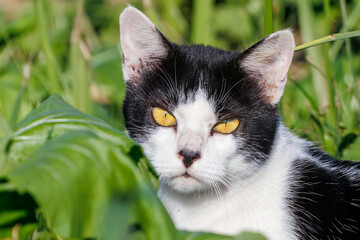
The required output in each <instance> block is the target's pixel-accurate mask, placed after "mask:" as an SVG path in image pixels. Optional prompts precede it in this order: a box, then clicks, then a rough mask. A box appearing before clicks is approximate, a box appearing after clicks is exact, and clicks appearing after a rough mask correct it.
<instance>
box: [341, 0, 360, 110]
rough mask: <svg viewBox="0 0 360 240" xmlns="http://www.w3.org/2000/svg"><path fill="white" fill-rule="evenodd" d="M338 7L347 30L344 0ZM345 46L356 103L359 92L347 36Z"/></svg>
mask: <svg viewBox="0 0 360 240" xmlns="http://www.w3.org/2000/svg"><path fill="white" fill-rule="evenodd" d="M340 9H341V17H342V21H343V27H344V30H345V31H347V29H348V25H347V12H346V6H345V1H344V0H340ZM345 47H346V54H347V56H348V58H349V63H350V69H351V70H350V71H351V75H352V78H353V79H352V80H353V81H352V82H353V83H354V84H353V90H354V93H355V97H356V100H357V102H358V104H360V94H359V89H358V86H357V83H356V73H355V68H354V62H353V55H352V52H351V48H352V47H351V42H350V39H349V38H347V39H345Z"/></svg>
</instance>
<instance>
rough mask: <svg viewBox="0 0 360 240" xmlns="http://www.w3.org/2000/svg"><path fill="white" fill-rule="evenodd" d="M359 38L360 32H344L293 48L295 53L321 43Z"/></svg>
mask: <svg viewBox="0 0 360 240" xmlns="http://www.w3.org/2000/svg"><path fill="white" fill-rule="evenodd" d="M359 36H360V30H357V31H353V32H346V33H334V34H331V35H329V36H326V37H322V38H319V39H316V40H314V41H311V42H309V43H304V44H301V45H299V46H297V47H296V48H295V52H297V51H301V50H304V49H307V48H310V47H314V46H317V45H320V44H323V43H327V42H333V41H336V40H340V39H346V38H352V37H359Z"/></svg>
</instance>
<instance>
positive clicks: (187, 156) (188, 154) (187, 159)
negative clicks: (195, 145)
mask: <svg viewBox="0 0 360 240" xmlns="http://www.w3.org/2000/svg"><path fill="white" fill-rule="evenodd" d="M179 157H180V159H181V160H182V161H183V163H184V165H185V167H186V168H189V167H190V166H191V165H192V164H193V163H194V162H195V161H196V160H198V159H199V158H200V157H201V154H200V152H198V151H195V152H194V151H190V150H187V149H181V150H180V151H179Z"/></svg>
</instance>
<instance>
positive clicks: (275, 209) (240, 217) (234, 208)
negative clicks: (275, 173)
mask: <svg viewBox="0 0 360 240" xmlns="http://www.w3.org/2000/svg"><path fill="white" fill-rule="evenodd" d="M280 175H281V174H280ZM158 194H159V197H160V199H161V200H162V202H163V203H164V205H165V207H166V209H167V210H168V212H169V214H170V216H171V218H172V220H173V221H174V223H175V225H176V227H177V228H178V229H181V230H187V231H195V232H213V233H220V234H225V235H236V234H238V233H240V232H242V231H254V232H260V233H262V234H263V235H265V236H266V237H267V238H268V239H269V240H281V239H284V240H285V239H286V240H291V239H295V236H293V235H292V223H293V222H292V218H291V215H290V213H289V212H288V209H287V203H286V197H287V189H286V183H285V182H284V181H283V180H281V179H276V178H275V179H274V178H273V181H266V178H264V180H261V181H259V182H258V183H257V184H254V185H252V186H248V187H243V188H241V189H240V190H232V191H231V192H228V193H224V194H222V196H221V197H214V198H206V197H200V196H196V195H194V196H191V197H190V196H184V195H178V194H176V193H174V192H171V191H170V192H169V191H168V189H166V188H160V190H159V193H158Z"/></svg>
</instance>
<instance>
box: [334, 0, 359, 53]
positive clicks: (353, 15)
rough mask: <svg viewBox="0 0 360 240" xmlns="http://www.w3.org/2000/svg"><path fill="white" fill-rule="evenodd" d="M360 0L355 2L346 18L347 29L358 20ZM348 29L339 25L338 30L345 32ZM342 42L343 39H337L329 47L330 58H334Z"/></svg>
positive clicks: (352, 26) (352, 27)
mask: <svg viewBox="0 0 360 240" xmlns="http://www.w3.org/2000/svg"><path fill="white" fill-rule="evenodd" d="M359 12H360V1H359V2H358V3H357V4H356V6H355V7H354V8H353V10H352V12H351V14H350V15H349V17H348V18H347V29H348V30H349V29H354V26H356V25H357V23H358V22H359V21H360V14H359ZM348 30H345V28H344V26H342V27H341V29H340V31H339V32H341V33H342V32H347V31H348ZM343 44H344V41H337V42H335V43H334V44H333V45H332V46H331V49H330V57H331V59H335V58H336V57H337V56H338V54H339V52H340V50H341V48H342V46H343Z"/></svg>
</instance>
